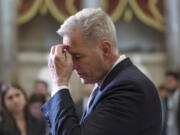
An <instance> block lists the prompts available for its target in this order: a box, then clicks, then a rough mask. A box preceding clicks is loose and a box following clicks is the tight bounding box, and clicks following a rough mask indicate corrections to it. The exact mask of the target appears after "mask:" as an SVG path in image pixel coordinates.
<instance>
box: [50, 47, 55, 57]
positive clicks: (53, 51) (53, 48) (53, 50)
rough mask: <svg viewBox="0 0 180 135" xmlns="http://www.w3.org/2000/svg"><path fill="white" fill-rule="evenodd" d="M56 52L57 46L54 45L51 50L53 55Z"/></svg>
mask: <svg viewBox="0 0 180 135" xmlns="http://www.w3.org/2000/svg"><path fill="white" fill-rule="evenodd" d="M54 53H55V46H52V47H51V52H50V54H51V55H54Z"/></svg>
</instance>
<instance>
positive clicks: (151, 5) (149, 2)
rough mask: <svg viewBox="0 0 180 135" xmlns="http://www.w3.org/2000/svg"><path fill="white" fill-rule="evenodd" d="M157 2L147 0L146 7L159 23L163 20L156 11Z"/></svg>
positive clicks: (155, 0) (156, 0)
mask: <svg viewBox="0 0 180 135" xmlns="http://www.w3.org/2000/svg"><path fill="white" fill-rule="evenodd" d="M157 2H158V0H149V1H148V6H149V8H150V10H151V12H152V13H153V15H154V17H155V18H156V19H157V20H158V21H160V22H162V23H163V22H164V18H163V16H162V15H161V13H160V12H159V10H158V9H157V7H156V3H157Z"/></svg>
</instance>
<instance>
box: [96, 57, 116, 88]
mask: <svg viewBox="0 0 180 135" xmlns="http://www.w3.org/2000/svg"><path fill="white" fill-rule="evenodd" d="M118 58H119V54H114V55H112V57H111V58H110V59H109V61H108V64H106V65H107V67H106V70H105V72H104V75H103V77H102V79H101V80H99V81H98V82H97V84H98V86H99V87H101V85H102V83H103V81H104V79H105V77H106V76H107V74H108V73H109V72H110V70H111V69H112V68H113V65H114V63H115V62H116V60H117V59H118Z"/></svg>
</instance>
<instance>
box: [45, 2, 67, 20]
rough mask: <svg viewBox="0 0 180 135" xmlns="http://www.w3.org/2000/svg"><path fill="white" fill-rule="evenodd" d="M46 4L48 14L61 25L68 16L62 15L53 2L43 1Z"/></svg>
mask: <svg viewBox="0 0 180 135" xmlns="http://www.w3.org/2000/svg"><path fill="white" fill-rule="evenodd" d="M45 2H46V6H47V8H48V9H49V11H50V13H51V14H52V16H53V17H54V18H55V19H56V20H57V21H58V22H60V23H63V22H64V20H66V18H67V17H68V16H66V15H64V14H63V13H61V12H60V11H59V10H58V9H57V7H56V5H55V4H54V2H53V0H45Z"/></svg>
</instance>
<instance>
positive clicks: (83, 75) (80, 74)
mask: <svg viewBox="0 0 180 135" xmlns="http://www.w3.org/2000/svg"><path fill="white" fill-rule="evenodd" d="M77 75H78V77H79V78H83V79H84V78H86V76H87V75H86V73H78V72H77Z"/></svg>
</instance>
